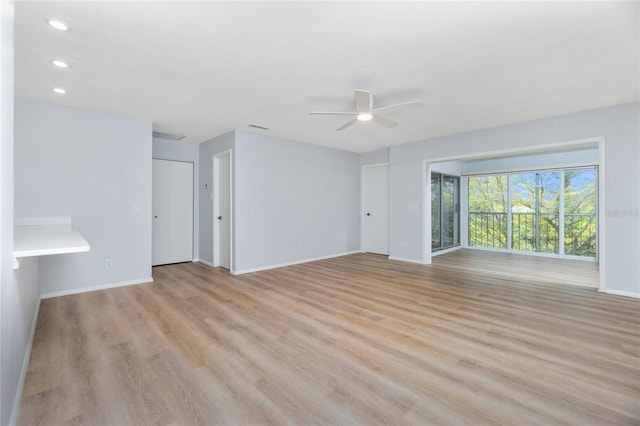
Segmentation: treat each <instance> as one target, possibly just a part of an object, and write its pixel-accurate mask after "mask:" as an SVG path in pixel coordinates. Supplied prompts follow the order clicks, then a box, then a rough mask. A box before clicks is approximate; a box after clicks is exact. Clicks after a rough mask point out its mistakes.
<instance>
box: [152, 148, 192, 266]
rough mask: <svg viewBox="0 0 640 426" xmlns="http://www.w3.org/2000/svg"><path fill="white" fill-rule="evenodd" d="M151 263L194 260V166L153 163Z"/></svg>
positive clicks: (166, 162)
mask: <svg viewBox="0 0 640 426" xmlns="http://www.w3.org/2000/svg"><path fill="white" fill-rule="evenodd" d="M152 185H153V193H152V195H153V200H152V209H153V226H152V233H153V243H152V254H151V264H152V265H164V264H167V263H178V262H188V261H191V260H193V163H185V162H182V161H168V160H156V159H154V160H153V184H152Z"/></svg>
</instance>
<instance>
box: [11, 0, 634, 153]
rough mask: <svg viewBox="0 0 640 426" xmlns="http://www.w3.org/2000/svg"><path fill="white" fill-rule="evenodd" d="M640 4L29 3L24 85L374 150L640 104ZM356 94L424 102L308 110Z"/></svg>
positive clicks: (48, 97)
mask: <svg viewBox="0 0 640 426" xmlns="http://www.w3.org/2000/svg"><path fill="white" fill-rule="evenodd" d="M639 4H640V3H639V2H637V1H635V2H582V3H578V2H575V3H574V2H406V3H405V2H166V1H147V2H46V1H43V2H31V1H27V2H18V3H17V4H16V24H15V32H16V34H15V38H16V95H17V96H21V97H26V98H32V99H38V100H42V101H47V102H54V103H57V104H62V105H69V106H74V107H81V108H89V109H95V110H99V111H105V112H109V113H115V114H119V115H123V116H128V117H134V118H142V119H148V120H151V121H153V123H154V130H157V131H161V132H169V133H180V134H184V135H186V138H185V139H184V141H187V142H202V141H205V140H207V139H210V138H212V137H214V136H217V135H219V134H222V133H224V132H227V131H230V130H232V129H241V128H245V129H246V128H247V125H249V124H258V125H262V126H266V127H269V128H271V130H270V131H267V132H265V133H268V134H271V135H274V136H279V137H284V138H289V139H294V140H299V141H304V142H308V143H313V144H317V145H325V146H330V147H335V148H341V149H346V150H349V151H355V152H366V151H371V150H375V149H379V148H383V147H387V146H391V145H395V144H399V143H403V142H408V141H413V140H418V139H425V138H429V137H434V136H438V135H445V134H452V133H458V132H463V131H468V130H473V129H479V128H486V127H492V126H497V125H502V124H508V123H513V122H518V121H524V120H530V119H535V118H541V117H547V116H552V115H557V114H563V113H569V112H575V111H581V110H586V109H592V108H598V107H603V106H607V105H614V104H619V103H625V102H631V101H636V100H638V99H639V95H638V91H639V85H638V79H639V77H638V76H639V74H640V69H639V62H640V61H639V50H640V42H639V40H640V33H639V13H640V10H639ZM50 18H55V19H59V20H61V21H64V22H66V23H67V24H68V25H69V26H70V28H71V30H70V31H68V32H58V31H55V30H53V29H51V28H50V27H49V26H48V25H47V24H46V23H45V20H47V19H50ZM54 58H56V59H63V60H66V61H68V62H69V64H70V65H71V69H67V70H62V69H57V68H56V67H54V66H53V65H51V63H50V61H51V60H52V59H54ZM56 86H60V87H64V88H65V89H66V90H67V94H66V95H56V94H54V93H53V92H52V88H53V87H56ZM354 89H369V90H371V91H372V92H373V93H374V95H375V99H374V101H375V102H376V106H383V105H387V104H391V103H396V102H404V101H411V100H415V99H423V100H424V102H425V108H424V109H423V110H418V111H410V112H406V113H403V114H401V115H398V116H395V117H391V118H394V119H396V120H397V121H399V122H400V123H401V124H400V126H398V127H396V128H393V129H387V128H384V127H380V126H377V125H376V124H374V123H357V124H356V125H354V126H352V127H350V128H348V129H347V130H344V131H342V132H337V131H335V130H334V129H335V128H337V127H338V126H340V125H341V124H343V123H344V122H346V121H348V118H345V117H330V116H310V115H309V114H308V112H309V111H323V110H328V111H336V110H338V111H340V110H351V109H352V108H353V90H354Z"/></svg>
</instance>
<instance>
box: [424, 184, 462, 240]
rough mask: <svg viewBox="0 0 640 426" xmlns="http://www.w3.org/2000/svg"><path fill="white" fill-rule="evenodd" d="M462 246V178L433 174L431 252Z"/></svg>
mask: <svg viewBox="0 0 640 426" xmlns="http://www.w3.org/2000/svg"><path fill="white" fill-rule="evenodd" d="M459 244H460V178H459V177H456V176H447V175H442V174H440V173H431V250H432V251H436V250H441V249H444V248H448V247H453V246H456V245H459Z"/></svg>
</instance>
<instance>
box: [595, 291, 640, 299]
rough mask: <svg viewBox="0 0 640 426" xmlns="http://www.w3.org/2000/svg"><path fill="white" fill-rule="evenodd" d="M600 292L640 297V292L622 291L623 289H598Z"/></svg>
mask: <svg viewBox="0 0 640 426" xmlns="http://www.w3.org/2000/svg"><path fill="white" fill-rule="evenodd" d="M598 291H599V292H600V293H606V294H613V295H614V296H625V297H633V298H635V299H640V293H632V292H630V291H621V290H610V289H604V290H598Z"/></svg>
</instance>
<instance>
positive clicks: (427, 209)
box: [422, 136, 615, 294]
mask: <svg viewBox="0 0 640 426" xmlns="http://www.w3.org/2000/svg"><path fill="white" fill-rule="evenodd" d="M585 145H596V146H597V147H598V164H597V166H598V171H597V175H598V182H597V183H596V185H597V186H598V209H597V212H598V237H597V238H598V249H597V250H598V269H599V271H600V276H599V279H600V285H599V288H598V291H600V292H603V293H609V290H608V289H607V282H606V256H607V250H606V238H605V237H606V229H607V226H606V224H607V216H606V212H607V209H606V194H605V185H604V183H605V177H606V175H605V146H606V144H605V138H604V137H603V136H596V137H591V138H584V139H574V140H565V141H559V142H551V143H546V144H540V145H532V146H528V147H518V148H507V149H498V150H493V151H478V152H475V153H468V154H461V155H450V156H445V157H432V158H427V159H424V160H422V185H423V190H422V212H423V217H424V218H425V223H426V224H425V226H423V228H422V244H423V250H422V263H424V264H427V265H428V264H430V263H431V257H432V254H431V250H425V249H424V244H426V241H427V228H428V229H429V232H430V231H431V206H430V200H431V184H430V183H428V182H427V180H426V178H427V176H431V165H432V164H433V163H441V162H445V161H464V160H471V159H478V158H491V157H497V156H501V155H504V154H518V153H521V154H530V153H544V152H545V151H549V150H553V149H555V148H561V147H562V148H563V147H567V148H577V147H580V146H585ZM460 238H461V246H462V235H460ZM429 241H430V239H429ZM613 294H615V293H613Z"/></svg>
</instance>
